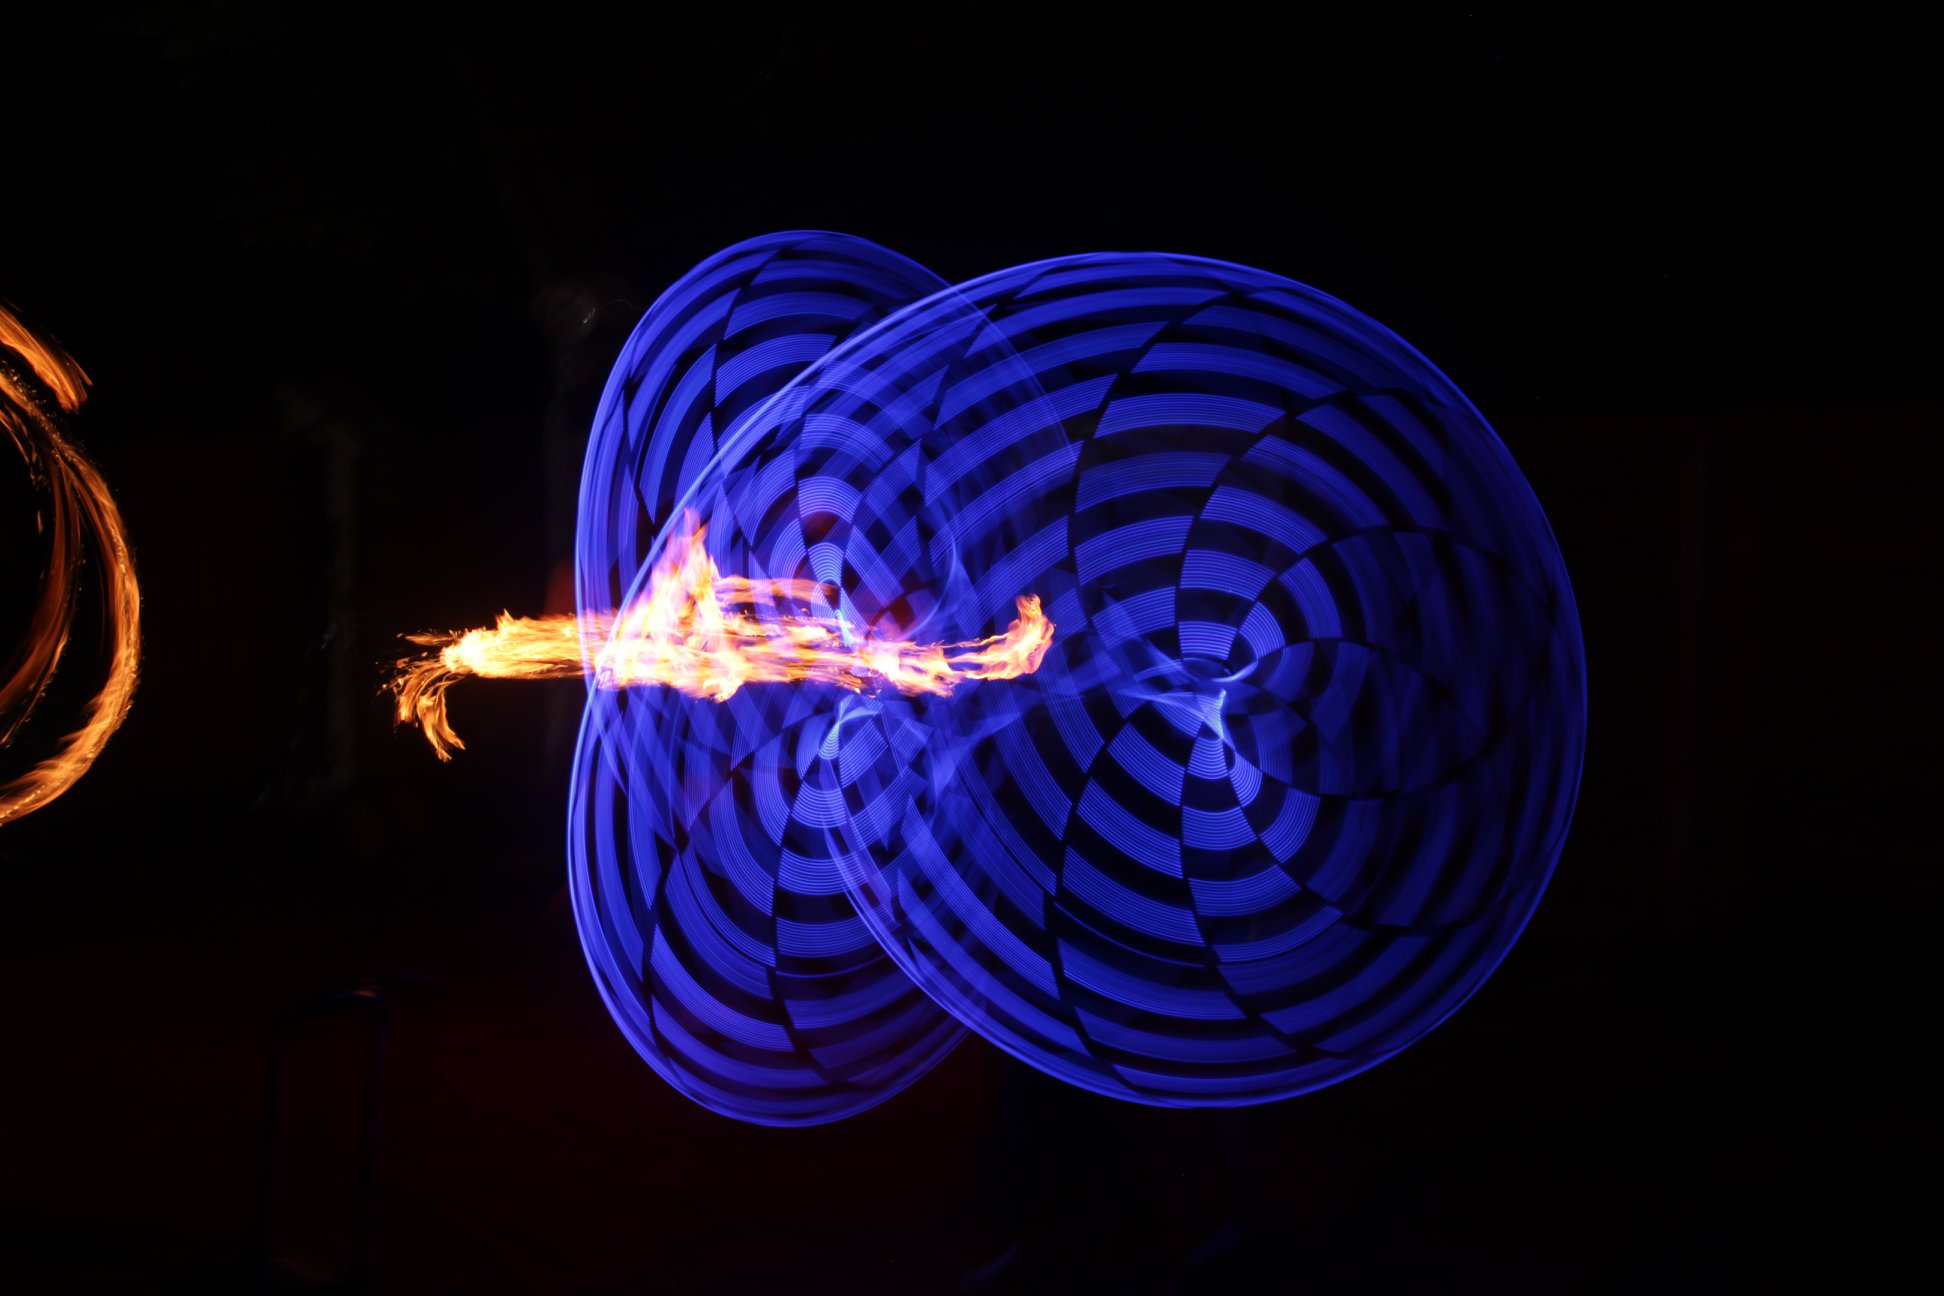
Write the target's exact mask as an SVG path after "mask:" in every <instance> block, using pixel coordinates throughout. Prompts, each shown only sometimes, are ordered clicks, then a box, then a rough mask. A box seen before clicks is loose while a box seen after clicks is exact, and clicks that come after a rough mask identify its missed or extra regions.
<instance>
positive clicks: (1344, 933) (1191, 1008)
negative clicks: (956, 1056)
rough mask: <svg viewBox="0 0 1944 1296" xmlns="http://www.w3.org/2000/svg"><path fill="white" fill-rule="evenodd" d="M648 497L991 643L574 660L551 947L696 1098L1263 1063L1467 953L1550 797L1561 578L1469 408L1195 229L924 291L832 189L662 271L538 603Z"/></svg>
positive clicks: (876, 1094) (1252, 1075)
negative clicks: (994, 1052) (570, 565)
mask: <svg viewBox="0 0 1944 1296" xmlns="http://www.w3.org/2000/svg"><path fill="white" fill-rule="evenodd" d="M684 508H686V509H692V510H694V511H695V512H696V513H697V514H698V515H700V516H701V518H702V519H703V520H705V521H706V522H707V524H708V538H707V544H708V548H709V550H710V552H711V555H712V557H714V559H715V560H716V562H717V563H718V565H719V566H720V567H721V569H722V570H724V571H730V572H739V573H744V574H748V575H751V576H757V577H765V576H767V577H777V578H809V579H814V580H816V581H820V582H822V583H823V584H822V587H821V588H822V589H823V590H824V592H825V593H824V605H823V606H821V607H819V608H817V609H816V610H817V611H818V612H820V613H822V614H825V615H830V616H835V617H838V618H841V619H842V621H843V623H844V624H845V625H847V626H855V627H858V628H859V630H860V633H861V632H862V630H863V628H865V627H873V626H878V627H882V626H885V625H892V626H895V627H897V628H898V629H899V630H901V631H903V632H904V633H906V634H907V635H909V637H913V638H920V639H925V640H939V641H957V640H964V639H970V638H975V637H978V636H982V635H988V634H994V633H997V632H999V631H1000V630H1003V629H1004V627H1005V625H1006V623H1007V622H1008V621H1009V620H1010V618H1011V617H1012V615H1013V600H1014V598H1015V597H1016V596H1018V595H1021V594H1025V593H1033V594H1037V595H1039V596H1040V597H1041V599H1042V600H1043V601H1044V604H1045V607H1046V609H1047V612H1048V614H1049V615H1050V616H1051V618H1052V620H1053V621H1054V623H1055V625H1056V627H1057V629H1056V631H1055V636H1054V642H1053V646H1052V648H1051V650H1050V652H1049V653H1048V655H1047V658H1046V660H1045V662H1044V663H1043V664H1042V666H1041V668H1040V670H1039V671H1037V672H1036V673H1034V674H1032V675H1029V676H1026V677H1023V678H1020V679H1015V680H1009V681H1003V682H990V683H984V684H971V685H967V686H964V687H962V688H961V689H960V690H959V691H958V692H956V693H955V694H954V695H953V696H952V697H949V698H943V699H940V698H930V697H920V698H904V697H900V696H895V695H880V696H858V695H855V694H852V693H850V692H848V691H845V690H841V689H836V688H831V687H829V686H803V687H796V686H752V687H748V688H745V689H743V690H742V691H740V692H739V693H737V694H736V695H735V696H734V697H732V698H731V699H730V700H729V701H728V702H726V703H721V704H718V703H714V702H708V701H697V700H692V699H688V698H686V697H683V696H681V695H679V694H675V693H673V692H668V691H659V690H651V691H639V692H620V693H617V692H611V691H606V690H590V695H589V702H588V709H587V714H586V718H585V721H584V723H583V726H582V732H581V739H580V746H579V750H578V754H577V759H576V767H575V776H574V788H573V798H572V808H571V830H570V847H571V869H570V872H571V881H572V888H573V896H574V903H575V912H576V916H577V920H578V922H579V926H580V930H581V935H582V940H583V944H584V946H585V947H586V950H587V953H588V957H589V962H590V964H591V966H592V967H593V970H594V973H595V977H596V980H597V982H598V983H599V985H600V987H601V990H602V993H603V994H604V996H605V998H606V1000H607V1003H608V1005H609V1007H610V1009H611V1010H612V1011H613V1013H614V1016H615V1019H616V1021H617V1022H619V1023H620V1025H621V1026H622V1029H623V1030H624V1032H625V1033H626V1034H627V1036H628V1038H629V1039H630V1040H631V1042H633V1044H634V1045H635V1047H636V1049H637V1050H638V1051H640V1052H641V1054H642V1056H643V1057H644V1058H646V1059H647V1060H648V1061H649V1063H650V1064H651V1065H653V1066H654V1067H655V1068H656V1070H657V1071H659V1072H660V1073H661V1074H662V1075H663V1076H664V1077H666V1078H667V1079H669V1080H670V1081H671V1082H672V1083H673V1084H675V1085H676V1086H677V1087H678V1088H680V1089H681V1090H682V1091H683V1092H685V1093H687V1094H689V1095H690V1096H691V1097H693V1098H695V1099H697V1100H698V1101H701V1102H703V1103H705V1104H706V1105H708V1106H710V1107H712V1108H714V1109H715V1110H717V1111H721V1112H724V1113H726V1114H729V1115H733V1116H737V1117H740V1118H742V1119H746V1120H754V1121H760V1122H764V1123H772V1124H803V1123H814V1122H818V1121H825V1120H832V1119H836V1118H838V1117H841V1116H844V1115H846V1114H849V1113H851V1112H855V1111H857V1110H860V1109H862V1108H864V1107H867V1106H869V1105H871V1104H872V1103H875V1102H878V1101H881V1100H883V1099H884V1098H885V1097H888V1096H889V1095H890V1094H892V1093H895V1092H897V1091H898V1090H899V1089H901V1088H902V1087H904V1086H905V1085H907V1084H909V1083H911V1082H912V1081H913V1080H914V1079H916V1078H917V1077H918V1076H919V1075H921V1074H923V1072H924V1071H925V1070H926V1069H927V1068H928V1067H930V1066H931V1065H932V1064H933V1063H935V1062H936V1061H937V1060H938V1059H939V1058H940V1057H942V1056H943V1055H944V1053H945V1052H946V1051H948V1050H949V1049H950V1048H951V1047H952V1046H953V1045H954V1044H955V1043H956V1042H957V1039H958V1037H959V1035H960V1033H961V1031H962V1028H970V1029H971V1030H973V1031H976V1032H977V1033H979V1034H980V1035H982V1036H984V1037H985V1038H986V1039H988V1040H990V1041H991V1042H993V1043H994V1044H996V1045H998V1046H999V1047H1001V1048H1003V1049H1005V1050H1007V1051H1008V1052H1010V1053H1012V1054H1014V1055H1015V1056H1017V1057H1020V1058H1022V1059H1023V1060H1025V1061H1027V1062H1029V1063H1031V1064H1032V1065H1034V1066H1036V1067H1039V1068H1040V1069H1042V1070H1044V1071H1046V1072H1048V1073H1050V1074H1053V1075H1056V1076H1058V1077H1060V1078H1062V1079H1064V1080H1067V1081H1069V1082H1071V1083H1074V1084H1077V1085H1081V1086H1084V1087H1086V1088H1088V1089H1092V1090H1094V1091H1096V1092H1099V1093H1103V1094H1107V1095H1110V1096H1113V1097H1118V1098H1124V1099H1131V1100H1135V1101H1140V1102H1147V1103H1154V1104H1161V1105H1175V1106H1201V1105H1229V1104H1242V1103H1256V1102H1265V1101H1270V1100H1273V1099H1277V1098H1282V1097H1287V1096H1290V1095H1293V1094H1297V1093H1302V1092H1305V1091H1307V1090H1311V1089H1315V1088H1317V1087H1319V1086H1322V1085H1325V1084H1329V1083H1332V1082H1334V1081H1336V1080H1340V1079H1343V1078H1344V1077H1346V1076H1348V1075H1351V1074H1354V1073H1355V1072H1357V1071H1359V1070H1362V1069H1364V1068H1366V1067H1368V1066H1371V1065H1374V1064H1375V1063H1376V1062H1378V1061H1381V1060H1382V1059H1384V1058H1385V1057H1388V1056H1390V1055H1391V1054H1393V1053H1395V1052H1397V1051H1398V1050H1399V1049H1401V1048H1403V1047H1405V1046H1406V1045H1408V1044H1409V1043H1411V1042H1412V1041H1413V1040H1415V1039H1417V1038H1419V1037H1421V1036H1422V1035H1423V1034H1424V1033H1425V1032H1427V1031H1429V1030H1430V1029H1431V1028H1432V1027H1434V1026H1435V1025H1436V1024H1437V1023H1438V1022H1439V1021H1441V1020H1443V1019H1444V1018H1445V1017H1446V1016H1447V1015H1449V1014H1450V1013H1451V1012H1452V1011H1453V1010H1454V1009H1455V1008H1456V1007H1457V1006H1458V1005H1459V1004H1460V1003H1462V1002H1463V1001H1464V1000H1465V999H1466V998H1467V997H1468V996H1469V995H1470V994H1471V993H1473V992H1474V991H1475V990H1476V989H1477V988H1478V986H1479V985H1480V984H1481V983H1482V982H1483V981H1484V979H1485V978H1486V977H1487V976H1488V975H1489V974H1490V973H1491V971H1492V970H1493V969H1494V968H1495V967H1496V966H1497V965H1498V963H1499V961H1500V960H1501V959H1502V958H1503V957H1504V955H1505V952H1506V951H1507V950H1508V949H1509V948H1510V946H1511V944H1512V942H1513V941H1514V940H1515V939H1516V938H1517V936H1518V934H1519V932H1520V931H1521V930H1522V929H1523V927H1524V925H1525V923H1526V921H1527V919H1528V918H1529V917H1530V915H1531V913H1532V911H1533V908H1534V907H1535V905H1536V904H1537V902H1538V899H1539V896H1540V894H1541V892H1542V891H1543V890H1544V887H1545V885H1546V882H1547V880H1548V878H1549V877H1550V875H1551V872H1552V869H1553V866H1554V864H1555V862H1556V860H1557V858H1558V855H1559V851H1560V849H1561V846H1562V844H1563V841H1564V837H1565V833H1566V828H1567V823H1568V820H1569V818H1570V815H1571V809H1572V803H1573V799H1574V795H1575V793H1576V790H1577V786H1578V779H1579V770H1580V762H1581V755H1582V751H1583V747H1584V730H1585V703H1584V673H1585V672H1584V659H1583V651H1582V647H1581V641H1580V632H1579V625H1578V620H1577V613H1576V611H1575V608H1574V605H1573V599H1572V593H1571V588H1570V586H1569V584H1568V582H1567V578H1566V573H1565V570H1564V567H1563V564H1562V563H1561V560H1560V557H1559V553H1558V549H1557V546H1556V544H1555V543H1554V541H1553V538H1552V535H1551V532H1550V530H1549V529H1548V527H1547V525H1546V522H1545V519H1544V517H1543V515H1542V513H1541V512H1540V509H1539V506H1538V503H1537V501H1536V500H1535V499H1534V498H1533V495H1532V492H1531V489H1530V487H1529V486H1528V485H1527V484H1526V482H1525V480H1524V478H1523V477H1522V476H1521V474H1520V473H1519V471H1518V468H1517V467H1516V465H1515V464H1514V463H1513V462H1512V460H1511V457H1510V456H1509V455H1508V454H1507V453H1506V450H1505V448H1504V446H1503V445H1502V444H1501V443H1500V442H1499V441H1498V439H1497V437H1496V436H1495V435H1494V434H1493V433H1492V431H1491V429H1490V428H1489V427H1488V426H1487V425H1486V423H1485V421H1484V420H1483V418H1482V417H1481V416H1480V415H1479V414H1478V413H1477V411H1476V410H1475V409H1473V407H1472V406H1471V404H1470V403H1469V402H1468V401H1467V400H1466V399H1465V398H1464V396H1463V395H1462V394H1461V393H1460V392H1459V391H1458V390H1457V389H1456V388H1455V387H1454V386H1453V385H1452V384H1451V382H1450V381H1449V380H1448V379H1446V378H1445V377H1444V376H1443V375H1442V374H1441V373H1439V372H1438V371H1437V370H1436V369H1435V368H1433V367H1432V366H1431V365H1430V364H1429V362H1427V361H1426V360H1425V359H1424V358H1423V357H1422V356H1420V355H1418V354H1417V352H1415V351H1414V350H1412V349H1411V348H1410V347H1409V346H1408V345H1407V344H1405V343H1404V342H1403V341H1402V340H1400V339H1399V338H1397V337H1396V336H1395V335H1393V334H1391V333H1390V332H1388V331H1387V330H1385V329H1384V328H1383V327H1382V326H1380V325H1378V324H1376V323H1375V322H1374V321H1372V320H1370V319H1368V318H1366V317H1364V316H1362V315H1360V314H1358V313H1357V312H1355V311H1354V310H1352V309H1350V308H1349V307H1347V306H1345V305H1343V304H1342V303H1341V302H1338V301H1335V300H1334V299H1332V298H1329V297H1327V296H1324V295H1323V294H1321V293H1317V292H1315V291H1314V290H1312V289H1309V288H1306V287H1304V286H1302V285H1300V284H1297V283H1294V282H1292V281H1290V280H1287V279H1283V278H1280V277H1278V276H1275V275H1271V274H1267V273H1265V272H1262V271H1258V270H1253V269H1249V268H1247V267H1243V266H1236V265H1230V264H1225V263H1221V262H1215V261H1208V260H1202V259H1198V258H1192V257H1180V256H1164V255H1158V254H1106V255H1093V256H1078V257H1064V258H1059V259H1056V260H1052V261H1045V262H1039V263H1035V264H1032V265H1026V266H1019V267H1015V268H1012V269H1009V270H1004V271H1001V272H999V273H997V274H993V275H989V276H986V277H984V278H982V279H977V280H973V281H970V282H968V283H964V284H960V285H957V286H955V287H954V286H948V285H946V284H944V283H943V282H942V281H940V280H938V279H937V278H936V277H935V276H932V275H931V274H929V273H928V272H927V271H925V270H923V269H922V268H920V267H918V266H916V265H915V264H913V263H911V262H909V261H907V260H905V259H904V258H901V257H898V256H896V255H895V254H892V253H889V252H887V251H885V250H884V249H882V248H878V247H876V246H875V245H872V244H869V243H866V242H863V241H861V240H857V239H853V238H848V237H845V236H841V235H833V234H814V233H809V234H806V233H799V234H785V235H776V236H770V237H768V238H764V239H758V240H753V241H751V242H749V243H745V244H740V245H738V246H737V247H735V248H731V249H729V250H728V251H726V252H724V253H722V254H720V255H718V256H717V257H714V258H712V259H711V260H710V261H708V262H705V263H704V264H703V265H701V266H699V267H697V268H696V269H695V270H694V271H692V272H691V273H690V274H689V275H687V276H686V277H684V279H683V280H682V281H681V282H680V283H678V284H677V285H676V286H675V287H673V288H671V289H670V290H669V292H668V293H667V294H665V295H664V296H663V298H662V299H661V300H660V301H658V302H657V303H656V304H655V305H654V307H653V308H651V309H650V311H649V312H648V314H647V315H646V316H645V317H644V319H643V320H642V322H641V325H640V326H639V327H638V328H637V330H636V333H635V335H634V337H633V338H632V339H631V340H630V342H629V344H628V346H627V348H626V350H625V351H624V352H623V355H622V357H621V359H620V361H619V362H618V363H617V365H616V367H615V370H614V374H613V376H612V377H611V378H610V381H609V385H608V390H607V393H606V396H605V398H604V400H603V402H602V406H601V410H600V413H599V414H598V415H597V418H596V423H595V429H594V435H593V438H592V441H591V443H590V446H589V450H588V458H587V467H586V473H585V477H584V481H583V493H582V512H581V527H580V535H579V541H578V552H577V560H578V566H579V575H580V599H581V610H582V612H583V613H584V614H587V613H599V612H603V611H607V610H611V609H613V608H615V607H617V606H620V605H621V604H622V603H624V602H625V601H626V600H627V599H628V598H629V597H630V595H631V594H632V593H633V592H634V591H636V590H638V589H639V588H640V587H641V586H642V584H643V582H644V581H645V579H646V573H647V569H648V567H649V565H650V564H651V563H652V561H653V559H654V557H655V555H656V551H657V550H656V546H657V544H658V543H659V541H660V539H661V538H664V537H665V536H666V534H667V531H668V528H669V526H670V523H671V520H672V519H673V518H675V517H676V516H677V514H678V512H679V511H680V510H682V509H684Z"/></svg>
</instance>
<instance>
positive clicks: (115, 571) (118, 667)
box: [0, 306, 142, 823]
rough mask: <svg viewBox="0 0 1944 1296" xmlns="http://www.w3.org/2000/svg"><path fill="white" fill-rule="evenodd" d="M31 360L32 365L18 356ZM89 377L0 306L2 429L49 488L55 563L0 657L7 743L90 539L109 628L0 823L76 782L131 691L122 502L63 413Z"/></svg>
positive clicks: (64, 629) (49, 655) (133, 626)
mask: <svg viewBox="0 0 1944 1296" xmlns="http://www.w3.org/2000/svg"><path fill="white" fill-rule="evenodd" d="M9 362H11V363H9ZM23 363H24V365H25V370H24V371H22V370H20V369H19V368H18V367H17V366H18V365H20V364H23ZM36 384H38V390H37V389H36ZM87 385H88V376H87V375H86V374H85V373H83V372H82V371H81V366H79V365H77V364H76V363H75V362H74V361H73V359H72V358H71V357H69V356H68V355H67V354H66V353H65V352H63V351H61V350H60V349H59V348H58V347H55V346H52V345H50V344H48V343H46V342H43V341H41V340H40V339H39V338H37V337H35V336H34V334H33V333H31V332H29V331H28V329H27V327H26V326H25V325H24V324H22V323H21V322H20V321H19V320H18V319H16V318H15V317H14V316H13V315H12V314H11V313H9V312H8V311H7V309H6V308H5V307H4V306H0V430H4V431H5V432H6V434H7V436H8V438H9V440H11V441H12V442H13V445H14V448H15V449H16V450H18V451H19V452H20V455H21V458H23V459H24V460H25V461H26V463H27V469H28V472H30V473H31V474H32V475H33V478H34V481H35V484H36V485H37V486H39V487H40V488H41V489H42V490H44V491H45V492H46V495H47V499H48V503H47V506H46V508H45V509H44V510H43V512H42V513H41V514H40V516H39V517H38V518H37V519H36V522H37V523H38V525H39V529H40V533H41V535H42V536H43V537H45V539H46V542H47V545H48V561H47V568H46V570H45V571H44V572H43V573H42V574H41V581H40V586H39V589H38V590H37V591H36V594H35V597H34V605H33V608H32V609H31V611H30V613H29V615H28V621H27V630H26V634H25V636H24V637H23V638H22V639H21V641H20V643H19V645H18V646H17V647H16V648H15V649H14V650H13V652H12V653H11V654H10V655H9V656H7V657H4V658H0V747H5V746H7V744H8V743H10V742H11V741H12V740H13V738H14V735H15V734H17V733H18V732H19V731H20V729H21V726H22V725H23V724H25V723H26V720H27V717H28V714H29V713H30V712H32V711H33V709H34V705H35V703H37V702H39V701H40V699H41V696H42V694H44V693H45V692H46V691H47V686H48V683H49V681H51V680H52V679H53V677H54V670H55V667H57V666H58V665H60V661H61V655H62V653H63V652H64V651H66V649H67V642H68V632H69V629H70V627H71V625H72V623H73V619H74V597H75V590H76V587H77V578H78V576H79V573H80V567H81V562H82V558H83V554H84V552H85V550H86V548H87V547H88V546H87V545H85V543H84V541H85V540H87V539H92V541H93V544H92V548H93V549H94V551H95V553H96V555H97V556H98V566H99V568H100V572H101V585H102V599H103V605H104V612H105V619H106V628H105V633H106V636H107V638H108V640H109V656H108V673H107V678H106V679H105V681H104V682H103V683H102V686H101V688H100V690H99V691H98V692H97V693H96V694H95V696H94V697H93V698H92V699H91V700H90V701H89V702H88V704H87V707H86V709H85V711H84V713H83V719H82V722H81V726H80V727H79V728H78V729H76V730H74V731H73V732H72V733H70V734H68V735H67V736H66V737H64V738H62V739H61V740H60V742H59V743H58V744H57V745H56V747H55V750H54V754H53V755H52V756H50V757H48V758H47V759H46V760H43V761H41V762H40V763H38V764H36V765H35V766H34V767H33V768H32V769H30V770H28V771H27V772H26V773H25V774H22V775H20V776H18V777H16V778H13V779H9V780H6V781H0V823H5V822H6V821H7V820H9V819H12V818H15V817H16V816H19V815H24V814H27V813H29V812H31V811H34V810H38V809H40V808H41V807H42V806H44V805H46V804H47V803H48V802H50V801H52V800H53V799H54V798H55V797H58V796H60V795H61V794H62V793H63V792H65V791H67V790H68V789H69V788H70V787H72V786H74V783H75V780H77V779H79V778H80V777H81V776H82V775H83V774H85V773H87V770H88V767H89V766H90V765H92V764H94V760H95V757H96V756H98V755H100V753H101V748H102V745H103V744H104V743H106V742H107V741H108V736H109V735H110V734H112V733H114V732H115V730H116V729H117V728H118V727H120V725H121V722H122V720H123V719H124V718H125V717H126V716H127V714H128V707H129V702H130V700H131V699H132V698H133V696H134V693H135V675H136V667H137V665H138V662H139V659H140V655H141V638H142V636H141V592H140V590H139V589H138V588H137V586H136V583H135V568H134V565H133V564H132V563H131V562H130V560H129V556H128V542H127V540H126V538H125V537H124V536H123V534H122V519H121V511H120V510H119V509H117V508H116V507H115V501H114V499H113V498H112V497H111V496H110V495H109V494H108V487H107V485H106V484H105V483H103V481H102V480H101V475H100V474H99V473H97V472H96V471H95V470H94V467H93V465H91V464H90V463H89V462H88V461H87V460H86V459H83V458H82V457H81V455H80V452H78V451H77V450H75V448H74V447H73V446H72V445H70V444H68V442H67V439H66V438H65V437H63V436H62V435H61V429H60V426H59V423H58V422H57V419H58V418H59V416H60V415H62V414H72V413H74V412H75V411H76V410H78V409H80V408H81V403H82V402H83V401H85V400H86V399H87ZM50 404H51V405H52V406H53V407H54V408H49V406H50Z"/></svg>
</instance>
